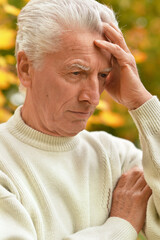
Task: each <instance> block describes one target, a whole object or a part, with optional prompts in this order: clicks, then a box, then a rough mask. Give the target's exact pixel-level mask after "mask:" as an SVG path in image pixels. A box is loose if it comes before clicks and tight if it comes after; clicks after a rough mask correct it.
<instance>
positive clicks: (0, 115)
mask: <svg viewBox="0 0 160 240" xmlns="http://www.w3.org/2000/svg"><path fill="white" fill-rule="evenodd" d="M11 116H12V114H11V113H10V112H9V111H7V110H6V109H4V108H0V122H1V123H2V122H6V121H7V120H8V119H9V118H10V117H11Z"/></svg>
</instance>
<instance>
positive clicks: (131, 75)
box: [94, 23, 151, 110]
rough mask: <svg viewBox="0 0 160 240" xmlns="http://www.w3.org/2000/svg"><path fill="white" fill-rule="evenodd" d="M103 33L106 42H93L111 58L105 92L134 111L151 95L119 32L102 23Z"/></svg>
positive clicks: (117, 29)
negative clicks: (141, 79) (110, 67)
mask: <svg viewBox="0 0 160 240" xmlns="http://www.w3.org/2000/svg"><path fill="white" fill-rule="evenodd" d="M103 33H104V36H105V37H106V40H95V41H94V43H95V45H96V46H97V47H99V48H100V49H104V50H106V51H107V52H109V53H110V54H111V55H112V56H113V58H112V67H113V69H112V71H111V73H110V74H109V76H108V79H107V81H106V90H107V92H108V93H109V94H110V95H111V96H112V97H113V99H114V100H115V101H117V102H118V103H120V104H123V105H124V106H126V107H127V108H128V109H129V110H131V109H136V108H138V107H139V106H141V105H142V104H143V103H145V102H146V101H147V100H149V99H150V98H151V94H150V93H149V92H148V91H147V90H146V89H145V87H144V86H143V84H142V82H141V81H140V78H139V74H138V70H137V67H136V62H135V59H134V57H133V55H132V54H131V52H130V50H129V48H128V46H127V44H126V42H125V40H124V37H123V34H122V32H121V30H120V29H119V28H118V27H116V26H115V25H113V24H112V25H111V24H108V23H103Z"/></svg>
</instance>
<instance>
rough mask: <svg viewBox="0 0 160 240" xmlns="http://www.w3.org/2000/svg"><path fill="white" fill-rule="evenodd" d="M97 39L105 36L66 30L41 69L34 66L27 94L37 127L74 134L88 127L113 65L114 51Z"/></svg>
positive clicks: (61, 134)
mask: <svg viewBox="0 0 160 240" xmlns="http://www.w3.org/2000/svg"><path fill="white" fill-rule="evenodd" d="M96 39H104V38H103V37H102V36H101V35H99V34H98V33H90V32H87V31H79V32H78V31H71V32H68V33H65V34H64V36H63V38H62V40H63V41H62V43H63V46H62V48H61V50H60V51H58V52H57V53H54V54H50V55H48V56H46V58H45V61H44V64H43V67H42V68H41V70H34V72H33V79H32V87H31V89H30V90H29V91H30V93H29V94H28V96H30V97H31V101H30V102H32V104H33V106H34V109H35V114H36V118H37V119H38V122H39V124H38V125H39V127H38V129H37V130H39V131H42V132H44V133H48V134H50V135H55V136H74V135H76V134H77V133H78V132H80V131H81V130H83V129H84V128H85V126H86V123H87V120H88V118H89V117H90V116H91V114H92V113H93V112H94V110H95V107H96V105H98V103H99V98H100V94H101V93H102V91H103V90H104V88H105V83H106V78H107V75H108V72H109V71H110V68H111V63H110V62H111V55H110V54H109V53H104V52H102V51H100V49H98V48H97V47H96V46H95V45H94V40H96ZM30 114H31V117H32V113H30Z"/></svg>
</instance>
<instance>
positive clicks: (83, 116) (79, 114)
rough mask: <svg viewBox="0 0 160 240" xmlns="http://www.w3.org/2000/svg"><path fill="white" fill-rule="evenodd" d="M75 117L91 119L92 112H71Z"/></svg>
mask: <svg viewBox="0 0 160 240" xmlns="http://www.w3.org/2000/svg"><path fill="white" fill-rule="evenodd" d="M69 112H70V113H71V114H73V115H74V116H77V117H78V118H89V117H90V115H91V112H88V111H87V112H81V111H69Z"/></svg>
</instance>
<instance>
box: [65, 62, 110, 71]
mask: <svg viewBox="0 0 160 240" xmlns="http://www.w3.org/2000/svg"><path fill="white" fill-rule="evenodd" d="M74 67H77V68H80V69H82V70H84V71H89V70H90V69H91V68H90V67H88V66H85V65H82V64H79V63H73V64H72V65H71V66H69V67H68V68H69V69H71V68H74ZM111 70H112V67H110V68H106V69H104V70H102V71H101V72H110V71H111Z"/></svg>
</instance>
